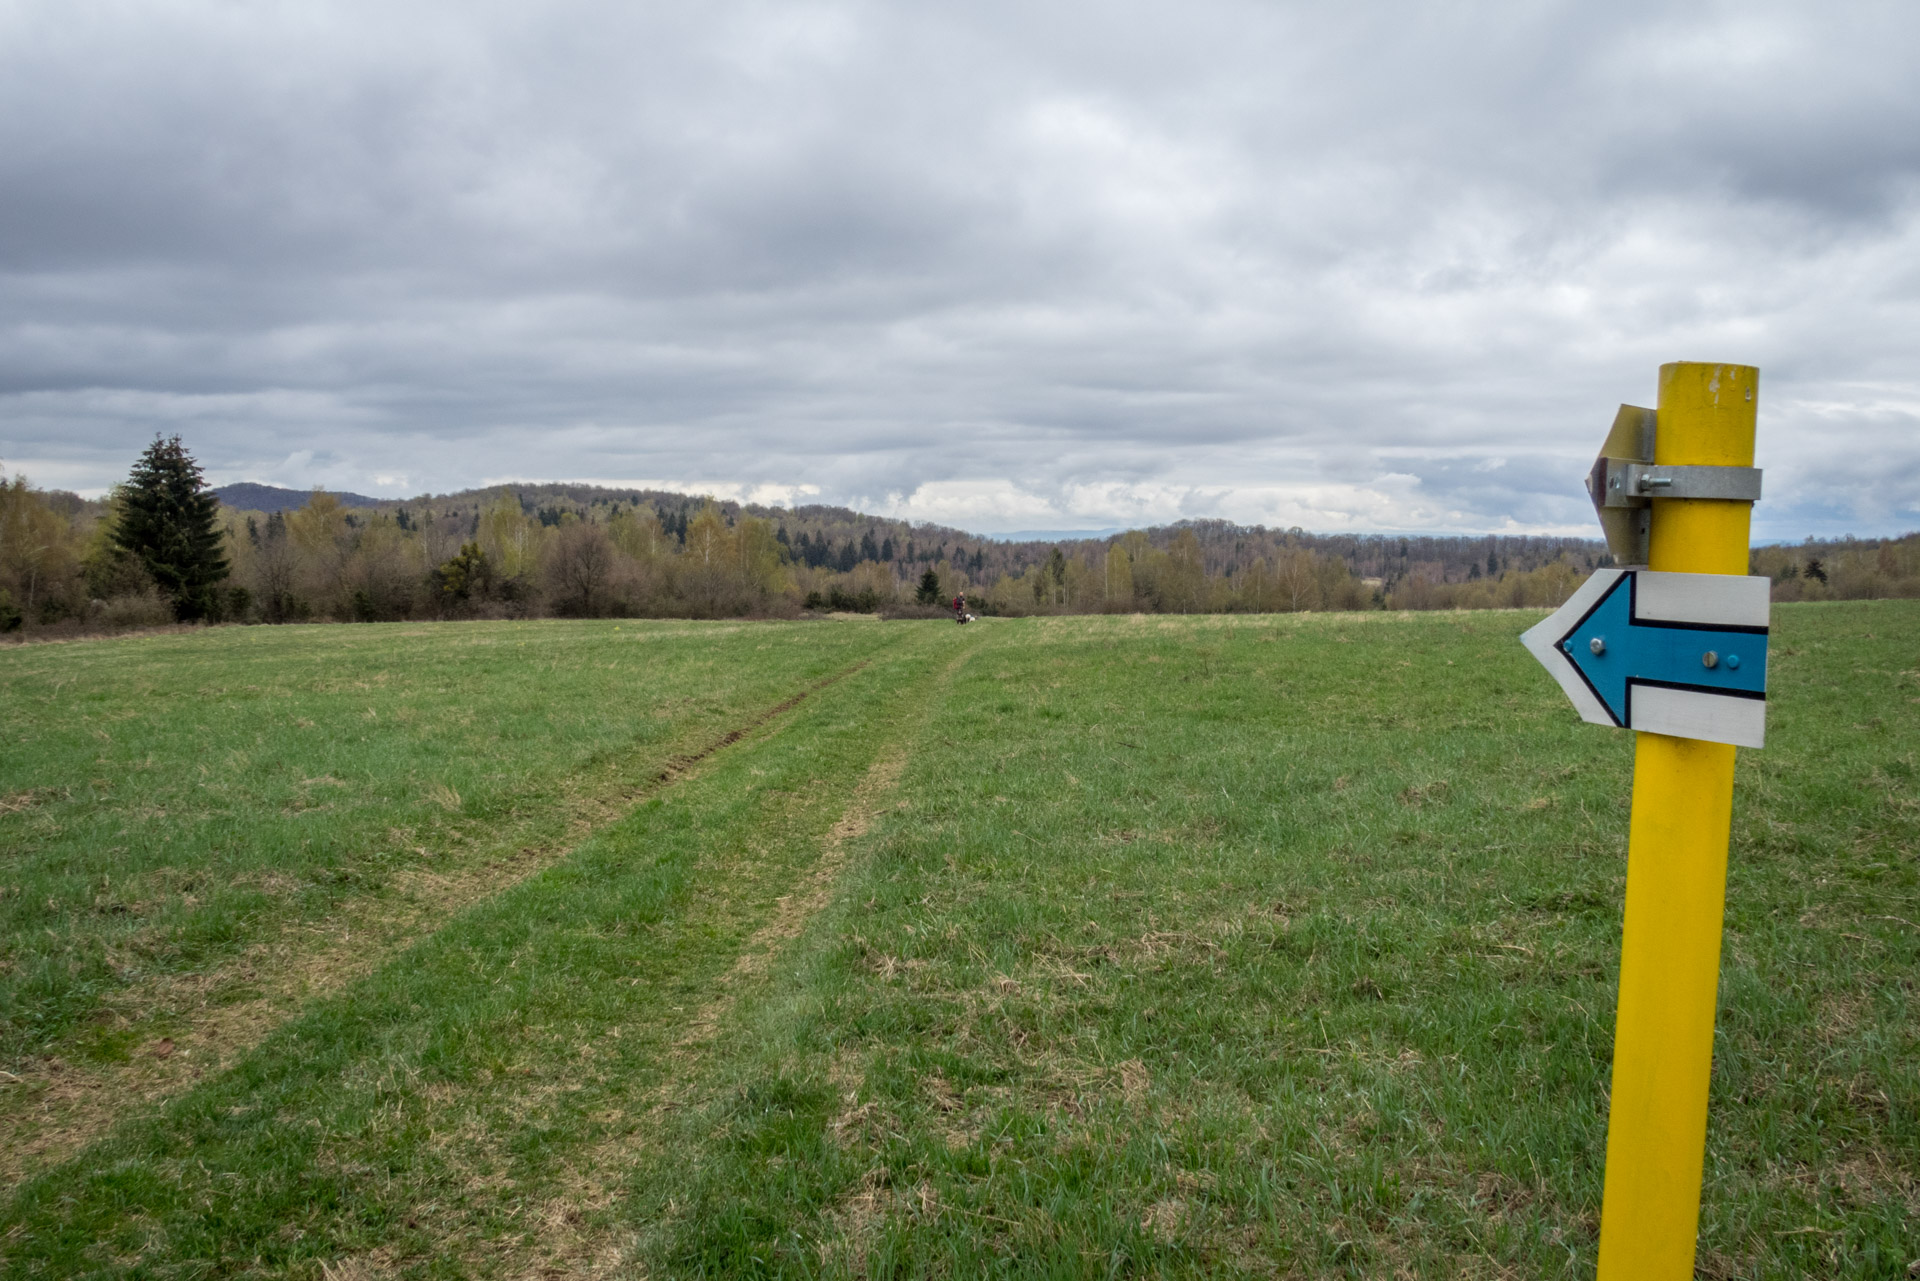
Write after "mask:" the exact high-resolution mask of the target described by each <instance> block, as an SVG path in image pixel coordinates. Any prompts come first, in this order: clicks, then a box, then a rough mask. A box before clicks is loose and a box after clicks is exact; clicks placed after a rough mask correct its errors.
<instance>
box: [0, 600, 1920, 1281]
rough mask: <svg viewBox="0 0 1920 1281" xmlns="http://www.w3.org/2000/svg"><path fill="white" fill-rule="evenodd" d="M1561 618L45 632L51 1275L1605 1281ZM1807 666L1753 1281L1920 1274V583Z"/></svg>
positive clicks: (1576, 748)
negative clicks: (1528, 1280)
mask: <svg viewBox="0 0 1920 1281" xmlns="http://www.w3.org/2000/svg"><path fill="white" fill-rule="evenodd" d="M1538 616H1539V615H1538V614H1537V613H1532V612H1482V613H1470V614H1469V613H1456V614H1415V615H1406V614H1382V613H1374V614H1315V615H1271V616H1231V617H1229V616H1209V617H1138V616H1136V617H1124V616H1094V617H1074V618H1048V619H1018V620H1012V619H1009V620H1000V619H986V620H982V621H981V622H979V623H977V624H975V625H972V626H969V627H965V628H956V627H954V626H952V625H951V624H946V623H939V622H925V623H920V622H877V621H871V620H861V621H851V620H848V621H807V622H796V623H712V624H707V623H633V622H626V623H611V622H581V623H561V622H529V623H498V624H490V623H468V624H460V623H453V624H431V625H395V626H386V625H382V626H361V627H345V626H334V627H286V628H247V629H216V630H212V631H205V632H200V633H195V634H171V635H159V636H150V637H137V638H124V639H119V640H113V641H99V642H86V643H76V644H67V645H39V646H26V647H14V648H9V649H0V708H4V709H5V714H4V718H3V719H0V939H3V941H0V1069H4V1075H0V1180H4V1182H5V1186H6V1191H5V1193H4V1207H3V1208H0V1275H4V1276H21V1277H69V1276H101V1277H106V1276H123V1275H124V1276H140V1277H183V1278H184V1277H196V1278H198V1277H253V1276H262V1277H264V1276H276V1277H277V1276H290V1277H305V1278H315V1279H320V1278H325V1279H327V1281H347V1279H351V1281H363V1279H368V1278H377V1277H388V1276H392V1277H455V1276H482V1277H530V1276H572V1275H602V1276H634V1277H643V1276H660V1277H665V1276H709V1277H731V1276H755V1275H766V1276H772V1275H780V1276H866V1277H907V1276H924V1275H942V1276H955V1277H962V1276H975V1275H983V1274H991V1275H1005V1276H1034V1277H1056V1276H1057V1277H1095V1276H1098V1277H1110V1276H1129V1275H1156V1276H1158V1275H1165V1276H1200V1275H1208V1276H1213V1275H1224V1276H1234V1275H1248V1276H1272V1275H1294V1276H1300V1277H1323V1276H1327V1277H1333V1276H1354V1277H1398V1276H1407V1277H1454V1276H1483V1277H1504V1276H1512V1277H1538V1276H1569V1277H1587V1276H1591V1275H1592V1272H1593V1256H1594V1249H1595V1241H1596V1238H1597V1228H1598V1214H1599V1203H1600V1186H1601V1157H1602V1154H1603V1148H1604V1137H1605V1108H1606V1087H1607V1069H1608V1058H1609V1054H1610V1047H1611V1036H1612V1014H1613V980H1614V973H1615V965H1616V961H1617V951H1618V933H1619V919H1620V899H1621V892H1622V886H1623V883H1624V873H1625V863H1624V851H1625V844H1626V800H1627V795H1628V786H1629V781H1630V772H1631V756H1632V751H1631V742H1630V741H1629V738H1628V736H1627V735H1625V734H1622V733H1616V732H1609V731H1605V730H1601V729H1597V728H1594V727H1591V726H1586V725H1583V724H1581V723H1580V722H1578V721H1577V720H1576V718H1575V717H1574V715H1573V713H1572V712H1571V710H1570V709H1568V708H1567V707H1566V706H1565V704H1564V700H1563V698H1562V697H1561V695H1560V694H1559V692H1558V690H1557V688H1556V687H1555V686H1554V685H1553V683H1552V681H1551V680H1550V679H1549V678H1548V677H1547V676H1546V675H1545V674H1544V673H1543V672H1540V671H1539V670H1538V669H1537V668H1535V667H1534V665H1533V663H1532V660H1531V659H1530V658H1528V657H1527V655H1526V654H1525V653H1524V651H1523V650H1522V649H1521V647H1520V646H1519V645H1518V643H1517V641H1516V637H1517V636H1518V634H1519V633H1520V631H1522V630H1524V628H1525V627H1526V626H1528V625H1530V624H1531V623H1532V622H1533V621H1534V620H1535V619H1536V618H1537V617H1538ZM1773 653H1774V664H1775V666H1774V671H1773V692H1772V698H1773V705H1772V709H1771V712H1770V717H1771V719H1770V725H1769V739H1770V742H1771V743H1772V746H1770V747H1769V748H1767V749H1766V750H1765V751H1760V752H1743V753H1742V754H1741V761H1740V775H1739V785H1738V792H1737V800H1736V813H1735V824H1734V845H1733V858H1732V872H1731V884H1730V888H1729V901H1728V915H1727V935H1726V947H1725V955H1724V961H1723V968H1722V984H1721V1015H1720V1022H1719V1036H1718V1042H1717V1050H1716V1061H1715V1075H1714V1086H1713V1090H1714V1093H1713V1112H1712V1122H1711V1131H1710V1134H1709V1140H1708V1160H1707V1176H1706V1189H1705V1199H1704V1207H1703V1212H1702V1236H1701V1250H1700V1264H1699V1271H1700V1274H1701V1275H1703V1276H1709V1277H1726V1278H1731V1277H1741V1278H1762V1277H1766V1278H1774V1277H1779V1278H1786V1277H1802V1276H1822V1277H1860V1278H1869V1277H1870V1278H1897V1277H1898V1278H1904V1277H1909V1276H1911V1275H1920V1271H1916V1268H1920V783H1917V782H1916V777H1915V772H1916V766H1920V603H1915V602H1903V601H1874V602H1848V603H1829V604H1806V605H1782V606H1776V608H1775V634H1774V651H1773Z"/></svg>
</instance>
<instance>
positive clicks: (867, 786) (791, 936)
mask: <svg viewBox="0 0 1920 1281" xmlns="http://www.w3.org/2000/svg"><path fill="white" fill-rule="evenodd" d="M973 649H974V647H973V646H969V647H968V648H967V649H966V650H964V651H962V652H961V653H960V654H959V655H957V656H955V658H954V659H953V660H952V661H951V662H949V663H948V664H947V665H946V667H945V668H944V669H942V670H941V671H940V672H939V673H938V674H937V675H936V676H935V678H934V679H933V680H932V681H929V682H928V683H927V685H926V687H925V688H924V689H923V690H922V691H921V693H920V694H919V696H918V697H917V698H916V699H914V700H913V710H912V711H911V712H909V713H908V714H907V715H906V716H904V717H903V718H902V719H903V721H904V722H905V724H904V726H903V728H902V729H901V730H900V731H899V732H898V733H896V734H894V735H892V736H890V737H889V738H888V739H887V740H886V741H884V742H883V743H882V744H881V746H880V748H879V750H878V754H877V755H876V756H875V758H874V760H873V762H872V763H871V764H870V765H869V766H868V767H867V770H866V773H865V774H864V775H863V776H862V777H861V779H860V781H859V782H858V783H857V784H855V786H854V788H853V790H852V791H851V792H850V793H849V795H848V799H847V803H846V806H845V808H844V809H843V810H842V812H841V814H840V816H839V818H838V819H836V820H835V822H834V823H833V825H832V827H831V828H829V829H828V831H827V833H826V835H825V837H824V838H823V839H822V840H821V842H820V852H819V855H818V857H817V859H816V861H815V862H814V863H813V865H812V866H811V867H810V868H808V869H807V871H806V872H804V873H803V874H802V876H801V877H800V879H799V881H798V882H797V883H796V884H795V885H794V886H793V887H792V889H791V891H790V892H789V893H787V894H783V895H781V896H780V897H778V898H777V899H776V900H775V901H774V909H773V911H772V913H771V914H770V915H769V916H768V917H767V919H766V920H764V921H763V922H762V923H761V924H760V925H759V927H758V928H756V929H755V930H754V931H753V933H752V934H751V935H750V936H749V937H748V938H747V940H746V942H745V943H744V944H743V945H742V946H741V949H740V952H739V954H738V956H737V957H736V958H735V959H734V961H733V964H732V965H731V966H730V967H729V968H728V969H727V971H726V972H725V973H724V974H723V975H722V976H721V977H720V978H719V980H718V981H717V988H718V990H717V991H716V992H715V993H714V994H713V996H712V997H711V998H709V999H708V1000H707V1001H706V1002H705V1003H704V1004H703V1005H701V1006H700V1007H699V1008H698V1009H697V1010H696V1011H695V1012H694V1013H693V1014H692V1016H691V1017H689V1018H688V1019H687V1020H686V1022H685V1026H684V1028H683V1029H682V1030H681V1031H680V1032H679V1034H678V1035H677V1036H676V1037H674V1039H673V1041H672V1044H671V1047H670V1048H669V1049H668V1050H667V1051H666V1055H665V1057H666V1060H667V1066H668V1068H669V1070H668V1071H667V1073H666V1078H667V1082H668V1083H667V1084H665V1085H663V1086H661V1087H659V1088H656V1089H654V1090H651V1091H649V1092H647V1093H646V1094H645V1095H643V1096H641V1097H640V1098H638V1099H636V1100H635V1102H634V1105H633V1111H634V1112H636V1113H637V1114H638V1117H637V1118H636V1119H638V1120H639V1121H640V1124H639V1126H637V1127H630V1128H628V1129H627V1130H626V1131H625V1132H623V1133H620V1134H619V1135H618V1136H617V1137H610V1138H608V1139H604V1140H602V1141H600V1142H598V1143H596V1144H593V1145H592V1146H591V1147H589V1148H588V1149H587V1150H585V1151H583V1152H582V1153H580V1154H579V1155H578V1156H577V1157H576V1158H575V1159H573V1160H572V1161H570V1162H569V1163H568V1164H569V1170H568V1172H567V1174H566V1175H565V1176H563V1177H562V1178H561V1179H560V1180H559V1182H560V1183H561V1185H562V1190H561V1191H560V1194H559V1195H557V1196H554V1197H552V1198H550V1199H549V1200H548V1201H547V1202H546V1204H545V1206H544V1208H543V1210H542V1212H541V1213H540V1214H539V1216H538V1218H537V1221H536V1222H535V1224H534V1225H533V1231H532V1232H531V1233H530V1234H529V1236H528V1238H527V1241H526V1245H525V1247H524V1249H523V1250H522V1251H521V1252H518V1253H517V1255H516V1257H515V1259H514V1261H513V1264H512V1265H511V1266H509V1268H508V1273H509V1274H510V1275H514V1276H525V1277H549V1276H605V1275H611V1274H613V1273H615V1272H616V1271H617V1270H618V1268H619V1266H620V1265H621V1263H622V1262H623V1261H624V1258H625V1255H626V1252H627V1248H628V1245H629V1242H628V1240H627V1239H626V1234H625V1233H623V1232H621V1231H618V1230H614V1231H611V1232H610V1231H606V1230H598V1229H597V1225H596V1224H595V1222H594V1219H595V1218H599V1217H601V1216H600V1215H595V1216H589V1215H587V1214H583V1213H582V1212H581V1210H582V1207H583V1206H584V1207H588V1208H589V1209H592V1210H595V1211H599V1212H601V1214H602V1215H603V1214H604V1212H605V1210H606V1209H607V1207H609V1206H610V1205H612V1204H613V1203H614V1202H615V1201H617V1199H618V1197H619V1188H620V1185H621V1184H622V1183H623V1182H625V1180H626V1178H627V1177H628V1176H629V1174H630V1173H631V1171H632V1169H633V1168H634V1166H635V1164H636V1159H635V1158H636V1156H637V1155H638V1154H639V1153H641V1152H642V1151H643V1150H644V1146H643V1142H642V1141H641V1140H638V1139H637V1138H636V1134H635V1132H634V1129H635V1128H637V1129H640V1130H645V1129H650V1128H654V1127H656V1126H658V1124H659V1123H660V1121H661V1120H662V1118H663V1117H664V1115H665V1114H666V1113H667V1112H668V1111H669V1110H671V1109H674V1108H676V1107H681V1106H685V1105H687V1104H688V1103H689V1102H690V1101H691V1099H692V1098H693V1097H694V1095H695V1094H696V1093H697V1090H698V1088H699V1081H700V1078H701V1072H702V1069H703V1068H704V1067H705V1066H706V1065H707V1063H708V1062H709V1061H710V1059H711V1056H712V1053H713V1051H714V1049H715V1045H716V1042H718V1040H719V1039H720V1037H721V1034H722V1031H723V1029H724V1028H725V1027H726V1025H727V1023H728V1021H729V1018H730V1016H731V1015H732V1014H733V1012H734V1010H735V1008H736V1007H737V1006H738V1005H739V1004H740V1002H741V1000H742V999H743V998H745V997H746V996H748V995H749V994H750V993H752V992H754V991H755V990H756V988H759V987H762V986H764V984H765V983H766V981H767V980H768V978H769V975H770V973H771V971H772V969H773V966H774V963H775V962H776V961H777V960H778V959H779V958H780V957H781V956H782V955H783V954H784V953H785V952H786V950H787V949H788V948H789V947H790V946H791V945H792V944H793V943H794V942H795V940H797V939H798V938H799V937H800V936H801V935H802V934H803V933H804V932H805V930H806V927H807V925H808V924H809V923H810V922H811V921H812V920H813V918H814V917H816V916H817V915H819V913H820V912H821V911H822V910H823V909H824V908H826V906H827V905H828V904H829V903H830V902H831V901H832V899H833V895H834V892H835V890H836V889H837V888H838V886H839V884H840V881H841V879H842V877H843V875H844V873H845V872H846V870H847V866H848V863H849V861H850V859H851V856H852V852H853V850H852V846H853V844H854V842H856V841H858V840H859V839H860V838H861V837H863V836H865V835H866V834H867V833H868V832H869V831H870V830H872V827H873V824H874V822H875V820H877V819H878V818H879V817H880V816H881V815H882V814H883V813H885V812H886V811H887V809H888V808H889V802H890V800H891V798H892V797H893V796H894V794H895V793H896V792H897V791H898V788H899V785H900V778H901V775H902V774H903V773H904V772H905V770H906V765H907V761H908V758H909V754H910V751H909V749H910V743H911V741H912V738H913V730H912V726H913V724H915V723H917V722H919V721H920V720H922V719H923V718H924V712H925V710H926V709H927V708H928V707H930V706H933V705H934V704H935V703H937V701H938V697H939V695H940V693H941V692H942V691H944V690H945V689H946V688H947V686H948V685H949V684H950V683H951V681H952V679H953V676H954V675H955V673H957V672H958V671H959V670H960V668H961V667H962V666H964V665H965V663H966V662H967V660H968V659H969V658H971V657H972V654H973Z"/></svg>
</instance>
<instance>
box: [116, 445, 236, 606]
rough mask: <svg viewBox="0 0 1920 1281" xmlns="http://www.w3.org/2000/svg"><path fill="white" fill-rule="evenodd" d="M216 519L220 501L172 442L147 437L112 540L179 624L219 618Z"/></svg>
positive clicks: (220, 559)
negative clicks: (144, 572) (170, 604)
mask: <svg viewBox="0 0 1920 1281" xmlns="http://www.w3.org/2000/svg"><path fill="white" fill-rule="evenodd" d="M219 514H220V500H219V499H218V498H216V497H215V496H214V494H213V491H212V490H211V489H208V488H207V483H206V479H205V478H204V477H203V476H202V475H201V472H200V464H199V463H196V462H195V461H194V460H193V455H191V454H189V453H188V452H187V448H186V446H185V445H182V444H181V443H180V438H179V437H178V436H175V437H173V438H172V439H171V440H161V439H160V438H158V437H155V438H154V442H153V443H152V444H151V445H149V446H147V450H146V452H145V453H143V454H141V455H140V459H139V461H138V462H136V463H134V465H133V473H132V474H131V475H130V476H128V477H127V483H126V485H125V486H124V487H122V489H121V491H120V519H119V521H118V522H117V523H116V524H115V525H114V527H113V541H114V542H115V543H117V544H118V545H120V546H121V547H123V548H125V549H126V550H127V551H128V552H130V553H132V554H133V556H134V557H136V558H137V559H138V560H139V561H140V563H141V564H142V565H144V566H145V567H146V570H147V573H149V574H151V575H152V576H153V581H154V582H155V583H156V584H158V585H159V587H160V590H161V591H162V592H164V593H166V595H167V598H168V599H169V600H171V601H172V602H173V616H174V617H175V618H177V619H179V620H180V621H181V622H183V623H186V622H193V621H195V620H197V619H214V618H218V617H219V616H220V603H221V602H220V593H219V585H220V583H221V582H223V581H225V579H226V577H227V558H226V556H225V555H224V554H223V553H222V551H221V549H220V530H219V529H218V527H217V526H216V525H215V521H216V519H217V518H218V516H219Z"/></svg>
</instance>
